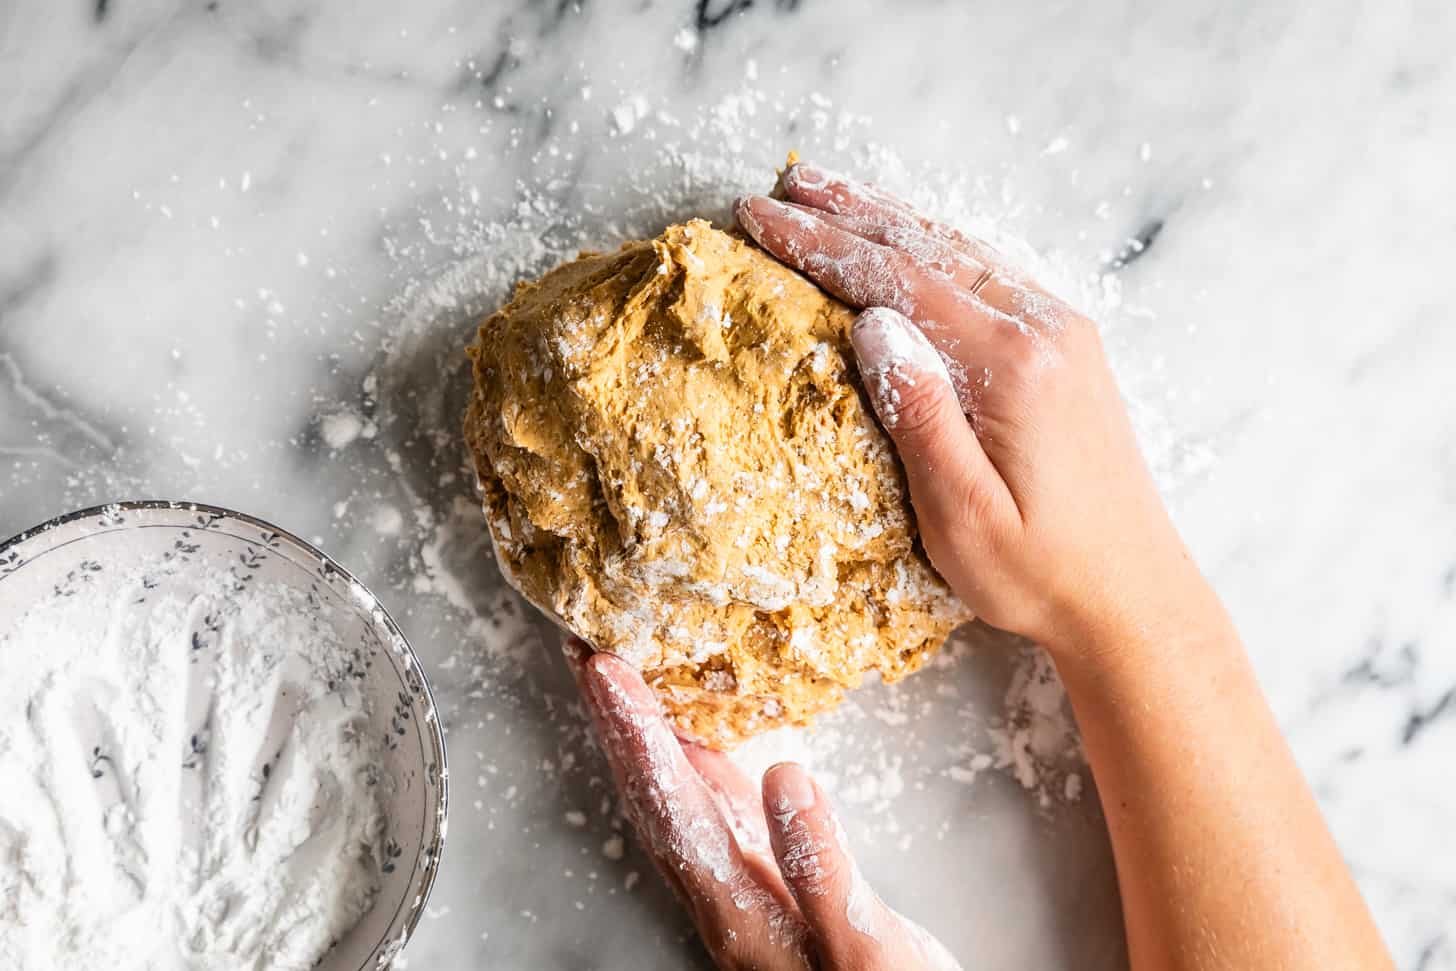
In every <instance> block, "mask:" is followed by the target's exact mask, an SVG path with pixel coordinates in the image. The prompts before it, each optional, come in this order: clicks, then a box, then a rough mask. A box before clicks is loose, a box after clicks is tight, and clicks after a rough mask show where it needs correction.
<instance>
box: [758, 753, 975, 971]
mask: <svg viewBox="0 0 1456 971" xmlns="http://www.w3.org/2000/svg"><path fill="white" fill-rule="evenodd" d="M763 806H764V813H765V814H766V816H767V817H768V820H769V834H770V836H771V837H772V838H773V848H774V855H775V856H776V857H777V858H778V861H779V869H780V871H781V872H782V873H783V876H784V882H785V883H786V884H787V885H788V887H789V890H790V892H791V893H793V895H794V901H795V902H796V903H797V904H798V905H799V911H800V912H801V913H802V914H803V915H804V919H805V920H806V921H807V922H808V924H809V931H810V934H811V935H812V937H813V941H814V946H815V950H816V953H817V954H818V955H819V957H820V960H821V963H822V966H823V967H829V968H871V967H875V968H879V967H886V968H890V967H893V968H917V969H934V971H953V969H955V968H956V967H957V965H956V964H955V960H954V959H953V958H951V957H950V955H949V954H948V953H947V952H946V951H945V949H944V948H943V947H941V945H940V944H939V943H937V942H936V941H935V940H934V938H931V937H930V936H929V935H927V934H925V933H924V931H921V930H920V928H918V927H916V926H915V925H914V924H912V923H910V922H909V921H907V920H904V919H903V918H902V917H900V915H898V914H896V913H895V912H894V911H893V910H891V909H890V908H888V907H886V906H885V904H884V903H883V902H882V901H881V900H880V898H879V897H878V896H877V895H876V894H875V892H874V891H873V890H871V889H870V887H869V884H868V883H866V882H865V879H864V876H863V875H862V874H861V873H860V871H859V867H858V866H856V865H855V863H854V860H853V859H852V858H851V857H850V855H849V849H848V846H847V841H846V839H845V836H844V830H843V829H842V828H841V827H840V825H839V821H838V820H837V819H836V817H835V815H834V810H833V807H832V806H830V804H829V801H828V799H826V798H825V797H824V793H823V791H822V790H820V788H819V787H818V785H817V784H816V783H815V782H814V780H813V779H811V778H810V777H809V775H808V773H806V772H805V771H804V770H803V769H802V768H801V767H799V766H797V765H794V764H793V763H780V764H778V765H776V766H774V767H773V768H771V769H769V770H768V772H767V773H765V775H764V777H763Z"/></svg>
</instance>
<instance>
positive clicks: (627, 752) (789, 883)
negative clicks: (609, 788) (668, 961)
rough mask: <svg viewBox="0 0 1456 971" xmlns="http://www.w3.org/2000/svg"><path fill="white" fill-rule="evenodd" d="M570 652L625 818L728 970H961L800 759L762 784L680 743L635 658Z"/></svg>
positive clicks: (576, 644)
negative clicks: (853, 839)
mask: <svg viewBox="0 0 1456 971" xmlns="http://www.w3.org/2000/svg"><path fill="white" fill-rule="evenodd" d="M566 656H567V660H568V662H569V663H570V665H571V668H572V670H573V672H574V673H575V674H576V680H577V685H578V687H579V688H580V690H581V696H582V700H583V701H584V703H585V704H586V707H587V710H588V711H590V712H591V716H592V722H593V723H594V725H595V727H596V734H597V739H598V741H599V742H600V743H601V747H602V750H603V752H605V753H606V756H607V761H608V762H609V763H610V764H611V766H612V773H613V775H614V776H615V777H616V780H617V787H618V789H619V790H620V791H621V794H622V800H623V803H624V804H625V808H626V813H627V817H628V820H629V821H630V822H631V823H632V826H633V828H634V829H635V830H636V832H637V837H638V840H639V841H640V843H641V845H642V847H643V848H644V849H645V850H646V852H647V853H648V854H649V855H650V856H651V857H652V859H653V862H654V863H655V864H656V866H657V869H658V870H659V872H661V873H662V876H663V878H664V879H665V880H666V881H667V882H668V884H669V885H670V886H671V887H672V888H673V890H674V891H675V892H676V893H677V895H678V899H679V900H681V901H682V903H683V906H684V907H685V908H686V909H687V911H688V915H689V916H690V917H691V918H692V921H693V924H694V925H695V926H696V927H697V930H698V934H699V936H700V937H701V938H702V940H703V944H704V945H705V946H706V947H707V949H708V953H709V954H710V955H711V956H712V958H713V961H714V962H715V963H716V964H717V966H718V967H719V968H721V969H723V971H748V969H756V971H811V969H814V971H828V969H833V968H843V969H854V971H891V969H896V971H959V968H960V965H958V964H957V963H956V961H955V959H954V958H953V957H951V955H950V953H949V952H948V951H946V949H945V948H944V947H943V946H941V944H940V943H939V942H938V941H936V940H935V939H934V938H932V937H930V935H929V934H927V933H926V932H925V931H924V930H922V929H921V928H920V927H919V926H917V925H916V924H914V923H913V922H911V921H909V920H907V919H905V918H903V917H901V916H900V915H899V914H897V913H895V912H894V911H893V910H891V909H890V908H889V907H887V906H885V904H884V903H882V902H881V901H880V899H879V897H877V896H876V895H875V893H874V891H872V890H870V888H869V886H868V885H867V884H866V883H865V881H864V877H863V876H862V875H861V874H860V872H859V868H858V867H857V866H856V865H855V863H854V861H853V860H852V859H851V858H850V856H849V852H848V849H847V847H846V846H845V838H844V830H843V829H841V828H840V826H839V822H838V820H837V819H836V818H835V815H834V810H833V807H831V806H830V805H829V801H828V800H827V799H826V798H825V796H824V793H823V791H822V790H821V789H820V788H819V787H818V786H817V785H816V784H815V783H814V780H813V779H811V778H810V777H809V775H808V773H806V772H805V771H804V770H803V768H801V767H800V766H798V765H795V764H793V763H790V762H784V763H780V764H778V765H776V766H774V767H773V768H771V769H769V770H768V772H766V773H765V774H764V777H763V790H762V793H761V794H760V792H759V791H758V789H757V787H756V786H754V785H753V783H752V782H750V781H749V779H748V778H747V777H746V776H744V775H743V773H742V772H740V771H739V769H738V767H737V766H736V765H734V764H733V762H732V760H730V759H729V758H728V757H727V756H726V755H724V754H722V753H721V752H714V751H711V750H709V749H705V748H702V747H700V746H697V745H693V744H692V743H689V742H682V741H679V740H678V738H677V737H676V736H675V735H674V734H673V732H672V729H671V728H670V727H669V726H668V723H667V721H666V720H665V719H664V718H663V716H662V711H661V709H660V707H659V706H658V704H657V699H656V698H655V697H654V696H653V694H652V690H651V689H650V688H649V687H648V686H647V684H646V683H645V682H644V681H643V680H642V677H641V676H640V675H639V674H638V673H637V671H636V670H635V669H634V668H632V666H631V665H629V664H627V663H626V662H624V661H622V660H621V659H619V658H616V657H613V656H611V655H609V654H600V653H597V654H594V653H592V650H591V648H590V647H588V646H587V645H586V644H584V643H582V642H581V641H578V640H575V639H573V640H570V641H568V642H567V644H566Z"/></svg>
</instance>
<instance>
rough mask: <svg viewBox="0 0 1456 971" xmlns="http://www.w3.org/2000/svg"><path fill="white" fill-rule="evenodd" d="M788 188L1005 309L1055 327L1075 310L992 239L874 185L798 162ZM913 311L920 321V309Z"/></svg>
mask: <svg viewBox="0 0 1456 971" xmlns="http://www.w3.org/2000/svg"><path fill="white" fill-rule="evenodd" d="M784 191H785V194H786V196H787V198H788V200H789V202H790V204H797V205H799V206H800V207H801V208H806V209H808V210H812V211H813V212H815V213H817V214H819V215H820V217H821V218H823V219H826V220H827V221H829V222H831V223H833V224H834V225H836V226H837V227H839V228H840V229H843V230H846V231H848V232H852V233H854V234H856V235H859V236H862V237H864V238H865V239H867V240H871V241H874V242H877V243H880V244H882V245H885V246H888V247H890V248H893V249H895V250H897V251H899V252H901V253H904V254H905V255H906V256H907V257H909V258H910V260H911V262H912V263H914V264H916V265H917V266H919V267H921V268H922V269H926V270H932V271H938V272H941V273H944V274H947V275H948V277H949V278H950V280H951V282H953V283H954V284H955V285H956V286H957V287H959V288H962V289H963V290H964V291H966V292H971V291H974V293H975V295H976V296H977V297H979V298H980V300H981V301H982V302H983V303H984V304H986V305H987V306H989V307H991V308H994V309H995V310H998V311H1000V312H1001V313H1004V314H1009V315H1012V316H1014V317H1018V318H1021V319H1023V320H1025V321H1027V322H1028V323H1033V324H1037V325H1040V326H1043V327H1045V328H1050V329H1056V328H1058V327H1060V326H1062V325H1064V324H1065V322H1066V321H1067V320H1068V319H1069V318H1070V317H1071V316H1073V311H1072V310H1071V308H1070V307H1068V306H1067V305H1066V304H1065V303H1063V302H1062V301H1061V300H1060V299H1059V298H1057V297H1056V296H1055V295H1054V294H1052V293H1051V292H1050V291H1048V290H1046V289H1045V288H1044V287H1042V286H1040V285H1039V284H1038V283H1037V282H1036V281H1035V280H1033V279H1032V278H1031V277H1029V276H1027V275H1026V274H1025V273H1024V272H1023V271H1022V270H1021V269H1020V268H1019V267H1017V266H1015V265H1014V264H1012V263H1011V262H1009V261H1008V260H1007V259H1006V258H1005V257H1004V256H1003V255H1002V254H1001V253H1000V252H998V251H997V250H996V249H995V248H994V247H992V246H991V245H990V244H988V243H986V242H984V241H982V240H979V239H976V238H975V237H974V236H970V235H967V234H965V233H962V232H961V231H959V230H957V229H955V228H954V227H950V226H946V225H944V224H942V223H938V222H935V221H934V220H931V219H927V218H926V217H924V216H921V215H920V214H919V213H917V212H915V210H914V209H912V208H911V207H910V206H909V205H908V204H906V203H904V202H901V201H900V200H899V199H896V198H894V197H893V196H891V195H889V194H888V193H886V192H884V191H882V190H880V189H878V188H875V187H874V186H871V185H867V184H865V183H861V182H855V181H853V180H851V179H848V178H846V177H844V176H841V175H836V174H834V173H831V172H828V171H826V170H824V169H821V168H819V167H817V166H814V165H810V164H809V163H806V162H799V163H797V164H795V165H793V166H791V167H790V168H789V170H788V171H787V172H785V173H784ZM745 228H747V226H745ZM760 242H761V241H760ZM765 248H769V247H767V246H765ZM770 251H772V250H771V249H770ZM775 255H778V254H777V253H775ZM780 259H783V257H782V256H780ZM804 272H808V271H807V270H805V271H804ZM870 304H883V305H885V306H894V307H895V309H897V310H900V311H901V312H902V313H906V311H905V310H904V309H903V308H902V307H900V306H898V305H895V304H890V303H887V302H886V301H884V300H869V301H865V302H863V303H861V304H860V306H868V305H870ZM907 316H909V317H911V318H913V319H916V320H917V322H918V321H919V318H918V317H916V315H915V314H914V313H907Z"/></svg>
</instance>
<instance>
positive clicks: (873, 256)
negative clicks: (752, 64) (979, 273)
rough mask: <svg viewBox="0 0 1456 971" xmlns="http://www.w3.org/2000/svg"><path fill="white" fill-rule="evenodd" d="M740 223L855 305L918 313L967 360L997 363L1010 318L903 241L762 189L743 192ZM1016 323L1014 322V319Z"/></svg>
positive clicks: (946, 348) (941, 342) (955, 356)
mask: <svg viewBox="0 0 1456 971" xmlns="http://www.w3.org/2000/svg"><path fill="white" fill-rule="evenodd" d="M736 212H737V216H738V221H739V223H740V224H741V225H742V226H743V228H744V229H745V230H746V231H747V232H748V234H749V235H750V236H752V237H753V238H754V240H756V241H757V242H758V244H759V245H760V246H762V247H763V248H764V249H766V250H768V251H769V253H771V254H773V255H774V256H775V257H777V258H778V259H780V260H782V261H783V262H784V263H787V264H788V265H789V266H791V267H793V268H794V269H796V270H799V271H800V272H801V273H804V274H805V275H806V276H808V277H810V278H811V279H813V280H814V282H815V283H817V284H819V285H820V286H821V287H823V288H824V289H825V290H827V291H829V292H830V293H832V294H834V296H836V297H838V298H839V299H840V300H843V301H844V302H845V303H848V304H850V305H852V306H855V307H889V308H891V309H893V310H897V311H899V312H900V313H901V314H904V315H905V316H906V317H909V318H911V319H913V320H914V321H915V322H916V323H917V324H918V325H920V327H921V328H923V329H924V330H925V332H926V333H927V335H928V336H929V337H930V338H931V340H932V341H934V342H935V344H936V346H937V347H939V348H940V349H941V350H942V351H943V352H944V353H945V354H946V355H947V356H948V357H949V358H951V359H952V360H953V361H955V362H957V363H959V364H960V365H961V366H962V367H973V366H980V367H987V366H992V364H993V361H992V360H990V357H991V354H992V352H993V351H994V342H993V338H994V336H995V335H996V334H997V332H999V331H1001V330H1003V329H1005V327H1006V326H1007V322H1006V321H1005V320H1004V319H1001V318H1000V317H999V316H998V315H997V313H996V312H995V311H994V310H992V309H991V308H990V307H988V306H987V305H985V304H984V303H982V302H981V301H980V300H978V299H977V298H976V297H974V296H972V295H971V294H970V293H969V292H968V291H967V290H965V289H962V288H961V287H959V286H957V285H956V284H955V282H954V281H953V280H952V279H951V278H950V277H949V276H947V275H946V274H944V273H937V272H931V271H930V270H928V269H927V268H926V267H922V266H919V265H917V264H916V262H915V261H914V259H912V258H911V257H910V256H908V255H906V254H905V253H902V252H901V251H899V250H897V249H893V248H891V247H889V246H886V245H883V244H881V243H875V242H872V241H870V240H868V239H865V238H864V237H862V236H857V235H855V234H854V233H852V232H849V231H848V230H846V229H843V228H841V227H839V226H836V225H833V224H832V223H830V222H827V221H825V220H823V219H820V218H818V216H816V215H815V214H813V213H811V212H809V211H807V210H804V209H801V208H796V207H794V206H790V205H785V204H784V203H782V202H777V201H775V200H773V199H769V198H766V197H763V196H754V197H751V198H748V199H744V200H740V202H739V204H738V207H737V210H736ZM1013 329H1014V325H1013Z"/></svg>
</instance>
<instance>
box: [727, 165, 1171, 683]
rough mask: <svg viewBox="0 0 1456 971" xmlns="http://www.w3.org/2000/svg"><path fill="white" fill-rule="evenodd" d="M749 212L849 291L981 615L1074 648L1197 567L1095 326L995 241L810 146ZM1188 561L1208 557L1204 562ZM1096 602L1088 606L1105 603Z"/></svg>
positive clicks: (885, 408) (918, 477) (775, 242)
mask: <svg viewBox="0 0 1456 971" xmlns="http://www.w3.org/2000/svg"><path fill="white" fill-rule="evenodd" d="M782 186H783V193H784V195H785V196H786V197H787V201H778V200H775V199H770V198H766V197H762V196H755V197H751V198H748V199H744V200H740V201H739V203H738V205H737V207H736V211H737V216H738V221H739V223H740V224H741V225H742V226H743V228H744V229H745V230H747V232H748V233H749V234H750V235H751V236H752V237H753V238H754V239H755V240H757V241H758V243H759V244H760V245H762V246H763V247H764V248H765V249H767V250H768V251H769V252H770V253H772V254H773V255H774V256H776V257H778V258H779V259H781V260H783V261H784V262H785V263H787V264H788V265H789V266H792V267H794V268H795V269H798V270H800V271H801V272H803V273H805V274H806V275H808V276H809V277H810V278H811V279H813V280H814V281H815V282H817V283H818V284H819V285H820V286H822V287H824V288H825V289H826V290H828V291H829V292H830V293H832V294H834V295H835V296H837V297H838V298H839V299H841V300H843V301H845V302H846V303H848V304H850V305H851V306H855V307H863V308H871V309H870V310H868V311H866V312H865V313H864V314H863V315H861V316H860V318H859V320H858V321H857V323H856V324H855V327H854V331H853V341H854V347H855V350H856V352H857V356H858V359H859V365H860V371H861V374H862V375H863V377H864V380H865V383H866V386H867V387H868V389H869V391H870V397H871V400H872V401H873V402H874V404H875V407H876V410H877V411H878V413H879V416H880V419H881V422H882V423H883V425H884V427H885V429H886V431H887V432H888V433H889V435H890V437H891V438H892V439H894V441H895V445H896V448H897V450H898V452H899V455H900V457H901V459H902V460H903V461H904V463H905V470H906V473H907V476H908V478H909V483H910V493H911V497H912V499H913V501H914V505H915V511H916V514H917V516H918V518H919V521H920V524H921V527H922V528H921V534H922V536H923V537H924V541H925V548H926V550H927V551H928V552H929V554H930V559H931V561H932V562H933V563H934V564H935V566H936V568H937V569H938V570H939V571H940V573H941V575H942V576H944V577H945V579H946V580H947V581H948V582H949V583H950V585H951V587H952V588H953V589H954V590H955V591H956V592H957V593H958V594H959V595H960V596H961V598H962V599H963V600H965V602H966V603H967V605H968V606H969V607H970V608H971V609H972V610H973V611H974V612H975V613H976V614H977V615H978V616H980V617H981V618H983V619H984V620H986V621H987V622H989V623H991V624H993V625H995V626H997V627H1001V628H1003V629H1006V630H1011V631H1014V632H1016V633H1018V634H1022V635H1024V636H1026V637H1029V638H1031V639H1033V640H1036V641H1037V642H1038V643H1041V644H1043V645H1045V646H1046V647H1047V648H1048V649H1049V650H1051V651H1052V652H1053V653H1054V654H1060V655H1061V656H1063V657H1065V656H1067V655H1068V654H1069V653H1071V652H1074V651H1075V650H1076V649H1077V646H1078V645H1079V644H1080V643H1082V640H1083V639H1082V638H1080V637H1079V636H1077V634H1078V632H1080V631H1081V630H1083V629H1084V628H1085V627H1086V626H1087V625H1088V624H1090V623H1094V622H1101V621H1105V620H1106V618H1107V617H1108V616H1109V615H1110V614H1113V613H1115V612H1117V611H1118V610H1120V609H1122V608H1123V606H1124V604H1122V603H1120V600H1121V599H1122V598H1125V595H1126V592H1127V591H1128V590H1155V589H1157V583H1156V582H1149V583H1140V582H1137V581H1139V580H1145V579H1146V580H1152V581H1156V580H1157V579H1158V578H1160V577H1163V576H1166V575H1168V574H1170V573H1182V574H1186V573H1188V572H1189V570H1190V569H1191V566H1190V564H1189V563H1188V562H1187V557H1186V553H1184V550H1183V546H1182V543H1181V541H1180V540H1179V539H1178V537H1177V535H1176V533H1175V532H1174V530H1173V528H1172V525H1171V523H1170V521H1169V519H1168V516H1167V513H1166V512H1165V510H1164V509H1163V505H1162V501H1161V499H1160V498H1159V496H1158V493H1157V490H1156V488H1155V487H1154V485H1153V481H1152V477H1151V476H1150V475H1149V474H1148V472H1147V469H1146V466H1145V464H1144V462H1143V459H1142V456H1141V454H1140V453H1139V451H1138V448H1137V443H1136V441H1135V439H1134V436H1133V432H1132V428H1131V425H1130V423H1129V422H1128V420H1127V414H1126V411H1125V409H1124V408H1123V407H1122V400H1121V397H1120V395H1119V393H1118V390H1117V386H1116V383H1115V382H1114V380H1113V377H1112V373H1111V371H1110V369H1109V368H1108V366H1107V363H1106V360H1105V358H1104V356H1103V352H1102V348H1101V344H1100V339H1099V337H1098V333H1097V328H1096V327H1095V326H1094V325H1093V324H1092V322H1091V321H1089V320H1087V319H1086V318H1085V317H1083V316H1082V315H1081V314H1079V313H1077V312H1076V311H1075V310H1073V309H1072V308H1071V307H1069V306H1068V305H1067V304H1065V303H1063V302H1062V301H1061V300H1059V299H1058V298H1057V297H1056V296H1054V295H1053V294H1051V293H1049V292H1048V291H1046V290H1045V289H1043V288H1042V287H1041V286H1039V285H1038V284H1037V283H1035V282H1034V281H1032V280H1031V279H1029V278H1028V277H1027V276H1026V275H1025V274H1024V273H1022V272H1021V271H1020V270H1018V269H1017V268H1016V267H1014V266H1012V265H1010V264H1009V263H1008V262H1007V261H1006V260H1005V259H1004V258H1003V257H1002V256H1001V255H1000V254H999V253H998V252H996V250H994V249H992V248H991V247H990V246H988V245H987V244H986V243H984V242H981V241H980V240H977V239H974V238H972V237H969V236H967V235H965V234H963V233H961V232H960V231H958V230H956V229H953V228H950V227H947V226H943V225H940V224H938V223H935V222H933V221H931V220H929V219H926V218H924V217H922V216H920V215H919V214H917V213H916V212H914V211H913V210H912V209H910V208H909V207H908V206H907V205H905V204H904V203H902V202H900V201H899V200H896V199H894V198H892V197H890V196H888V195H886V194H885V193H883V192H881V191H880V190H878V189H875V188H874V187H871V186H868V185H864V184H861V183H857V182H854V181H852V180H850V179H847V178H845V177H843V176H838V175H834V174H832V173H828V172H826V171H824V170H822V169H819V168H817V167H815V166H812V165H808V164H804V163H799V164H795V165H792V166H790V168H789V169H788V170H787V171H786V172H785V173H784V177H783V180H782ZM1194 572H1195V574H1196V570H1195V571H1194ZM1094 619H1095V620H1094Z"/></svg>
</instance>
